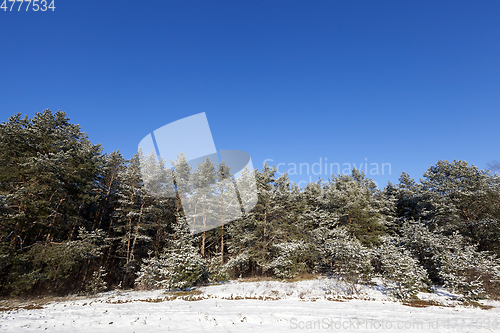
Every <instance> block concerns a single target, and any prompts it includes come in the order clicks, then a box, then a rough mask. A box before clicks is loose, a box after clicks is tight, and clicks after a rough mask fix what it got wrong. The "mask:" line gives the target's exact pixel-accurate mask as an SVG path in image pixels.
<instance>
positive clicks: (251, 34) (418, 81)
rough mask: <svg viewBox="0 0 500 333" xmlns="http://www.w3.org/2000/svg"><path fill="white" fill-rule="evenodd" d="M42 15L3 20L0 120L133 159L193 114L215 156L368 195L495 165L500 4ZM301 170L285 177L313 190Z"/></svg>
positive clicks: (63, 4)
mask: <svg viewBox="0 0 500 333" xmlns="http://www.w3.org/2000/svg"><path fill="white" fill-rule="evenodd" d="M55 5H56V9H55V11H54V12H51V11H48V12H43V13H42V12H33V11H28V12H26V11H24V10H23V11H20V12H17V11H14V12H4V11H0V31H2V33H1V34H0V47H1V50H2V52H1V53H0V60H1V61H0V64H1V66H0V121H6V120H7V119H8V117H9V116H11V115H13V114H15V113H17V112H21V113H22V114H27V115H28V116H29V117H32V116H33V115H34V113H35V112H39V111H42V110H44V109H46V108H49V109H51V110H53V111H57V110H59V109H61V110H62V111H65V112H66V113H67V114H68V116H69V117H70V119H71V120H72V121H73V122H75V123H78V124H80V125H81V127H82V129H83V130H84V131H86V132H87V133H88V134H89V137H90V139H91V141H92V142H93V143H101V144H102V146H103V148H104V151H105V152H111V151H113V150H120V151H121V152H122V153H123V154H124V156H125V157H127V158H130V157H131V156H132V155H133V154H134V152H135V151H136V150H137V145H138V143H139V142H140V140H141V139H142V138H143V137H144V136H146V135H147V134H148V133H150V132H152V131H153V130H155V129H157V128H158V127H161V126H163V125H165V124H168V123H170V122H173V121H175V120H178V119H181V118H184V117H187V116H190V115H193V114H197V113H200V112H206V115H207V118H208V121H209V123H210V128H211V131H212V134H213V137H214V140H215V144H216V146H217V149H238V150H243V151H246V152H248V153H249V154H250V155H251V156H252V160H253V164H254V166H255V167H257V168H261V166H262V163H263V162H264V160H266V159H267V160H272V161H273V162H274V163H275V164H278V163H284V165H283V164H282V165H281V169H280V170H281V171H285V170H290V169H291V168H292V167H293V164H295V165H296V166H297V172H298V171H299V164H300V163H307V164H308V165H309V167H312V165H313V164H314V163H319V161H320V158H321V159H322V164H324V161H325V158H326V159H327V162H328V163H339V165H340V168H341V171H342V170H343V169H344V168H345V167H347V165H345V163H348V164H351V166H352V164H353V163H355V164H356V165H357V166H359V163H366V162H368V163H369V167H368V173H369V176H370V177H371V178H373V179H374V180H376V181H377V183H379V185H381V186H383V185H385V184H386V183H387V181H389V180H390V181H392V182H397V178H398V176H399V174H400V173H401V172H402V171H406V172H408V173H409V174H410V175H411V176H412V177H414V178H416V179H419V178H420V177H421V176H422V174H423V172H424V171H425V170H426V169H427V168H428V167H429V166H430V165H432V164H434V163H436V162H437V161H438V160H440V159H447V160H453V159H462V160H466V161H468V162H469V163H473V164H476V165H477V166H479V167H481V168H486V164H487V163H488V162H489V161H491V160H493V159H500V151H499V149H498V143H499V142H500V140H499V139H500V131H499V130H498V127H499V123H500V112H499V111H500V61H499V59H500V52H499V51H500V20H499V19H498V17H499V16H500V2H495V1H482V2H479V3H474V2H472V1H468V2H465V1H438V2H436V1H418V2H417V1H414V2H413V3H409V2H402V1H314V2H311V1H251V2H250V1H246V2H243V1H209V2H208V1H148V2H139V1H69V0H55ZM16 6H17V5H16ZM371 163H376V164H377V165H378V166H379V167H381V165H382V163H390V165H391V170H390V174H389V170H388V169H387V167H386V168H385V173H384V174H383V175H376V174H375V175H373V174H370V170H371V169H370V168H373V165H370V164H371ZM362 169H364V165H363V166H362ZM302 171H303V174H302V175H291V177H290V178H291V179H292V180H294V181H296V182H299V181H307V180H309V176H311V179H312V180H316V179H317V178H318V175H317V174H313V172H312V170H310V171H309V174H306V168H305V165H304V166H303V168H302ZM318 171H319V169H318V166H317V167H316V169H315V172H316V173H318ZM321 171H322V172H321V173H322V174H321V176H322V177H323V178H327V177H328V174H326V173H325V170H324V168H323V170H321ZM380 172H381V171H380V170H379V173H380ZM302 184H303V183H302Z"/></svg>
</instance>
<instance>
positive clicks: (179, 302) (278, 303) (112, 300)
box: [0, 279, 500, 333]
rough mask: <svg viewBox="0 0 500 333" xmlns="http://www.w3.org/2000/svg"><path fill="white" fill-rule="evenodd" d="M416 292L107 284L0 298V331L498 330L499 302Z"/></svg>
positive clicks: (311, 285)
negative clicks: (352, 293) (91, 289)
mask: <svg viewBox="0 0 500 333" xmlns="http://www.w3.org/2000/svg"><path fill="white" fill-rule="evenodd" d="M418 296H419V298H420V299H421V300H423V302H419V303H418V304H413V305H414V306H409V305H408V304H407V303H406V304H405V303H403V302H398V301H395V300H394V299H392V298H391V297H389V296H387V295H385V294H384V292H383V288H382V287H381V286H373V287H362V288H361V290H360V295H359V296H356V298H349V297H347V296H345V293H343V292H342V289H341V287H339V286H338V284H336V283H335V282H334V281H332V280H328V279H316V280H305V281H299V282H293V283H290V282H289V283H284V282H283V283H282V282H278V281H260V282H238V281H233V282H230V283H226V284H221V285H212V286H206V287H200V288H198V289H196V290H194V291H192V292H189V293H177V294H172V293H165V292H164V291H161V290H156V291H147V292H139V291H125V292H124V291H122V292H118V291H112V292H107V293H103V294H100V295H98V296H97V297H90V298H89V297H72V298H69V299H65V300H59V301H52V302H49V303H46V304H43V305H42V306H39V307H40V308H33V306H31V309H25V308H20V306H21V307H25V306H27V304H17V306H16V307H12V304H10V305H8V303H7V302H6V301H3V302H0V307H3V308H4V309H3V311H1V312H0V331H5V332H23V331H49V332H197V333H198V332H238V333H240V332H247V331H259V332H313V331H314V332H322V331H337V332H339V331H340V332H351V331H352V332H386V331H401V332H496V331H499V332H500V302H493V301H483V302H481V304H484V305H489V306H492V308H490V309H481V308H479V307H477V306H475V307H473V306H464V305H463V304H462V303H460V302H458V301H457V300H454V295H452V294H449V293H447V292H446V291H445V290H442V289H438V290H436V291H435V292H434V293H420V294H419V295H418ZM431 303H433V304H435V305H433V306H427V307H416V306H415V305H428V304H431ZM8 306H10V307H11V308H10V309H9V310H6V308H8Z"/></svg>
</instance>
